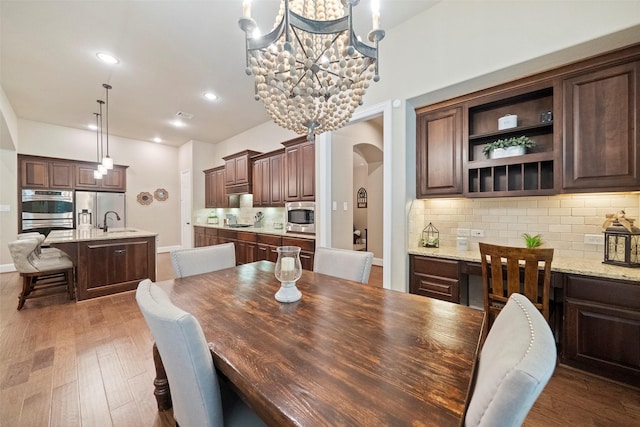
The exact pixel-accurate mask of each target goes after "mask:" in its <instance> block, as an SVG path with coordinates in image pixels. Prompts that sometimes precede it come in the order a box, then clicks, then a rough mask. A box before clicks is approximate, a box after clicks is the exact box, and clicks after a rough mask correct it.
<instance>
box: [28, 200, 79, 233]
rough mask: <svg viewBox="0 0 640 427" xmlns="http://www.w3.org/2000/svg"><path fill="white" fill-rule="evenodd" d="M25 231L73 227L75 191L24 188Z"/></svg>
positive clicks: (46, 231) (47, 231)
mask: <svg viewBox="0 0 640 427" xmlns="http://www.w3.org/2000/svg"><path fill="white" fill-rule="evenodd" d="M21 203H22V218H21V221H22V224H21V228H22V231H23V232H28V231H37V232H40V233H43V234H49V232H50V231H51V230H65V229H72V228H73V191H61V190H27V189H24V190H22V200H21Z"/></svg>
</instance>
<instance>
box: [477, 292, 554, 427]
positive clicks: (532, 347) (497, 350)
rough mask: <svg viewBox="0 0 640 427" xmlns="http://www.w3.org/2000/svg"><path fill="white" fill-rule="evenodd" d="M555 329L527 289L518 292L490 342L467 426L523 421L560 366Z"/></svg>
mask: <svg viewBox="0 0 640 427" xmlns="http://www.w3.org/2000/svg"><path fill="white" fill-rule="evenodd" d="M556 355H557V354H556V344H555V341H554V339H553V334H552V333H551V329H550V328H549V325H548V324H547V322H546V320H545V319H544V317H542V315H541V314H540V312H539V311H538V310H537V308H536V307H534V306H533V304H532V303H531V302H530V301H529V300H528V299H527V298H526V297H525V296H523V295H521V294H516V293H514V294H512V295H511V296H510V297H509V300H508V302H507V303H506V305H505V307H504V309H503V310H502V311H501V312H500V314H499V315H498V317H497V318H496V321H495V323H494V325H493V328H491V330H490V331H489V335H488V337H487V340H486V341H485V343H484V346H483V348H482V351H481V352H480V358H479V361H478V366H477V367H476V381H475V386H474V390H473V394H472V396H471V400H470V402H469V406H468V407H467V413H466V417H465V426H466V427H475V426H487V427H489V426H490V427H502V426H504V427H511V426H520V425H522V423H523V422H524V419H525V417H526V416H527V414H528V412H529V410H530V409H531V407H532V406H533V404H534V403H535V401H536V399H537V398H538V396H539V395H540V393H541V392H542V389H543V388H544V387H545V385H546V384H547V382H548V381H549V378H551V375H552V374H553V371H554V369H555V366H556Z"/></svg>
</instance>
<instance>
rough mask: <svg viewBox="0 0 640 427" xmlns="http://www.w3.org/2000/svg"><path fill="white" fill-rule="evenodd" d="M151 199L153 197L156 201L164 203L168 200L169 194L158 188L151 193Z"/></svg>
mask: <svg viewBox="0 0 640 427" xmlns="http://www.w3.org/2000/svg"><path fill="white" fill-rule="evenodd" d="M153 197H155V198H156V200H159V201H161V202H164V201H165V200H167V199H168V198H169V192H168V191H167V190H165V189H164V188H158V189H157V190H156V191H155V192H154V193H153Z"/></svg>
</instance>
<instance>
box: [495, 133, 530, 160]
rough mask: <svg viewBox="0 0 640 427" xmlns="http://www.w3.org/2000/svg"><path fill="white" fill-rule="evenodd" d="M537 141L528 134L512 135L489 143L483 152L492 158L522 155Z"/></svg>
mask: <svg viewBox="0 0 640 427" xmlns="http://www.w3.org/2000/svg"><path fill="white" fill-rule="evenodd" d="M535 144H536V143H535V142H534V141H533V140H532V139H531V138H529V137H528V136H512V137H511V138H505V139H498V140H497V141H493V142H492V143H490V144H487V145H485V146H484V148H483V149H482V152H483V153H484V154H485V155H486V156H487V157H489V158H490V159H499V158H501V157H511V156H521V155H523V154H525V153H526V151H527V148H531V147H533V146H534V145H535Z"/></svg>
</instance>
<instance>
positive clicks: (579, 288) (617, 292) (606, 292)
mask: <svg viewBox="0 0 640 427" xmlns="http://www.w3.org/2000/svg"><path fill="white" fill-rule="evenodd" d="M565 296H566V297H567V298H569V299H578V300H583V301H593V302H595V303H598V304H605V305H614V306H617V307H626V308H630V309H634V310H640V284H638V283H632V282H623V281H619V280H616V281H613V280H607V279H601V278H597V277H584V276H572V275H565Z"/></svg>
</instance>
